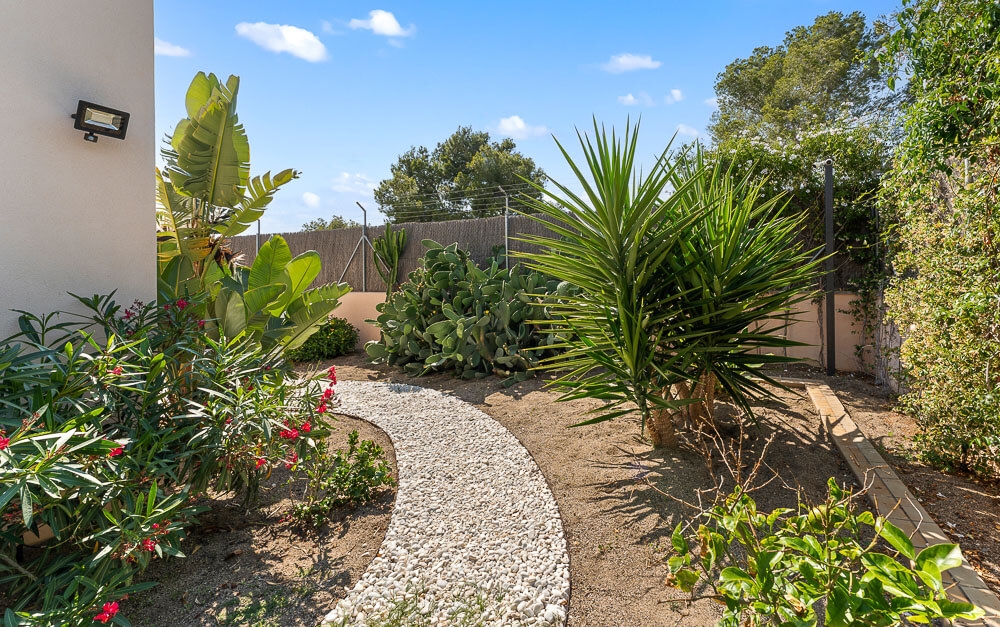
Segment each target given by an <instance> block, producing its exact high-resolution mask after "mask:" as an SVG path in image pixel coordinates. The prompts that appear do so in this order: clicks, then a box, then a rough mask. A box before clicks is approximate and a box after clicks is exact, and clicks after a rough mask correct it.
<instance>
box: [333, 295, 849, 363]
mask: <svg viewBox="0 0 1000 627" xmlns="http://www.w3.org/2000/svg"><path fill="white" fill-rule="evenodd" d="M856 298H857V295H856V294H853V293H850V292H838V293H837V294H836V295H835V299H836V300H835V303H836V305H837V315H836V324H837V338H836V340H837V351H836V359H837V363H836V366H837V370H844V371H847V372H858V371H860V370H862V369H863V368H862V367H861V366H862V364H861V363H860V362H859V361H858V357H857V354H856V351H855V347H856V346H857V345H858V344H859V343H860V342H861V339H860V337H861V336H860V333H861V330H860V327H859V325H858V323H857V322H856V321H855V320H854V319H853V318H852V317H851V315H850V314H849V313H846V312H847V311H848V310H849V309H850V306H851V301H852V300H854V299H856ZM384 300H385V293H383V292H351V293H349V294H347V295H346V296H344V297H343V298H342V299H341V301H340V307H338V308H337V310H336V312H334V315H335V316H337V317H339V318H344V319H346V320H347V321H348V322H350V323H351V324H353V325H354V326H356V327H357V328H358V329H359V330H360V333H359V335H360V338H359V341H358V347H359V348H360V347H362V346H364V344H365V342H367V341H369V340H378V339H379V331H378V327H377V326H375V325H373V324H368V323H366V322H365V320H372V319H374V318H375V317H377V316H378V312H377V311H375V305H377V304H379V303H381V302H382V301H384ZM824 303H825V301H824ZM822 311H823V310H822V306H821V304H818V303H813V302H805V303H801V304H800V305H799V306H798V308H797V311H796V312H795V314H794V316H793V317H794V318H795V320H796V322H794V323H793V324H792V325H791V326H789V327H788V328H787V329H786V335H785V336H786V337H787V338H788V339H790V340H794V341H796V342H802V343H804V344H807V345H808V346H796V347H792V348H789V349H787V352H781V353H780V354H787V355H789V356H791V357H799V358H802V359H805V360H806V361H807V362H808V363H811V364H814V365H825V364H826V348H825V346H826V344H825V343H824V342H823V329H822V326H821V325H823V324H826V316H825V315H824V314H823V313H822Z"/></svg>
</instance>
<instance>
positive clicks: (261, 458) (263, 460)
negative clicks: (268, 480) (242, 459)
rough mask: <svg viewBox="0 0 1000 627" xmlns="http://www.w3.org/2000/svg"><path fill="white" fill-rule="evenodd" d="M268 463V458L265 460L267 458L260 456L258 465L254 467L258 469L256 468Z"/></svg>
mask: <svg viewBox="0 0 1000 627" xmlns="http://www.w3.org/2000/svg"><path fill="white" fill-rule="evenodd" d="M266 463H267V460H265V459H264V458H263V457H258V458H257V463H256V465H255V466H254V468H255V469H256V468H260V467H261V466H263V465H264V464H266Z"/></svg>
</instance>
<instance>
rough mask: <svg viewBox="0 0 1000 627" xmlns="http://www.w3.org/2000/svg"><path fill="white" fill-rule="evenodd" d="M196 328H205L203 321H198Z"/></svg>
mask: <svg viewBox="0 0 1000 627" xmlns="http://www.w3.org/2000/svg"><path fill="white" fill-rule="evenodd" d="M198 328H199V329H204V328H205V321H204V320H199V321H198Z"/></svg>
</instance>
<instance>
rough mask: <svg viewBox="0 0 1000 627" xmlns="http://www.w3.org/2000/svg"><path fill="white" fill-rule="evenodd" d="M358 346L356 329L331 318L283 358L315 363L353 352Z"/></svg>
mask: <svg viewBox="0 0 1000 627" xmlns="http://www.w3.org/2000/svg"><path fill="white" fill-rule="evenodd" d="M357 344H358V329H357V327H355V326H354V325H353V324H351V323H350V322H348V321H347V320H344V319H343V318H333V317H331V318H330V319H329V320H328V321H327V322H326V323H325V324H324V325H323V326H321V327H320V328H319V329H318V330H317V331H316V332H315V333H313V334H312V335H311V336H309V339H308V340H306V341H305V343H304V344H303V345H302V346H300V347H299V348H296V349H294V350H290V351H287V352H286V353H285V358H286V359H290V360H292V361H317V360H320V359H333V358H334V357H340V356H341V355H346V354H347V353H352V352H354V347H355V346H357Z"/></svg>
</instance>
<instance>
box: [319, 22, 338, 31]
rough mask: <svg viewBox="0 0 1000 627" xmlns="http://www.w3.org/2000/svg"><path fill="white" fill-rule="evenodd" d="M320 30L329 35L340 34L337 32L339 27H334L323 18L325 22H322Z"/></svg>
mask: <svg viewBox="0 0 1000 627" xmlns="http://www.w3.org/2000/svg"><path fill="white" fill-rule="evenodd" d="M320 30H322V31H323V32H324V33H326V34H327V35H339V34H340V33H339V32H337V29H336V28H334V27H333V24H331V23H330V22H328V21H327V20H323V22H322V23H321V24H320Z"/></svg>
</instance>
